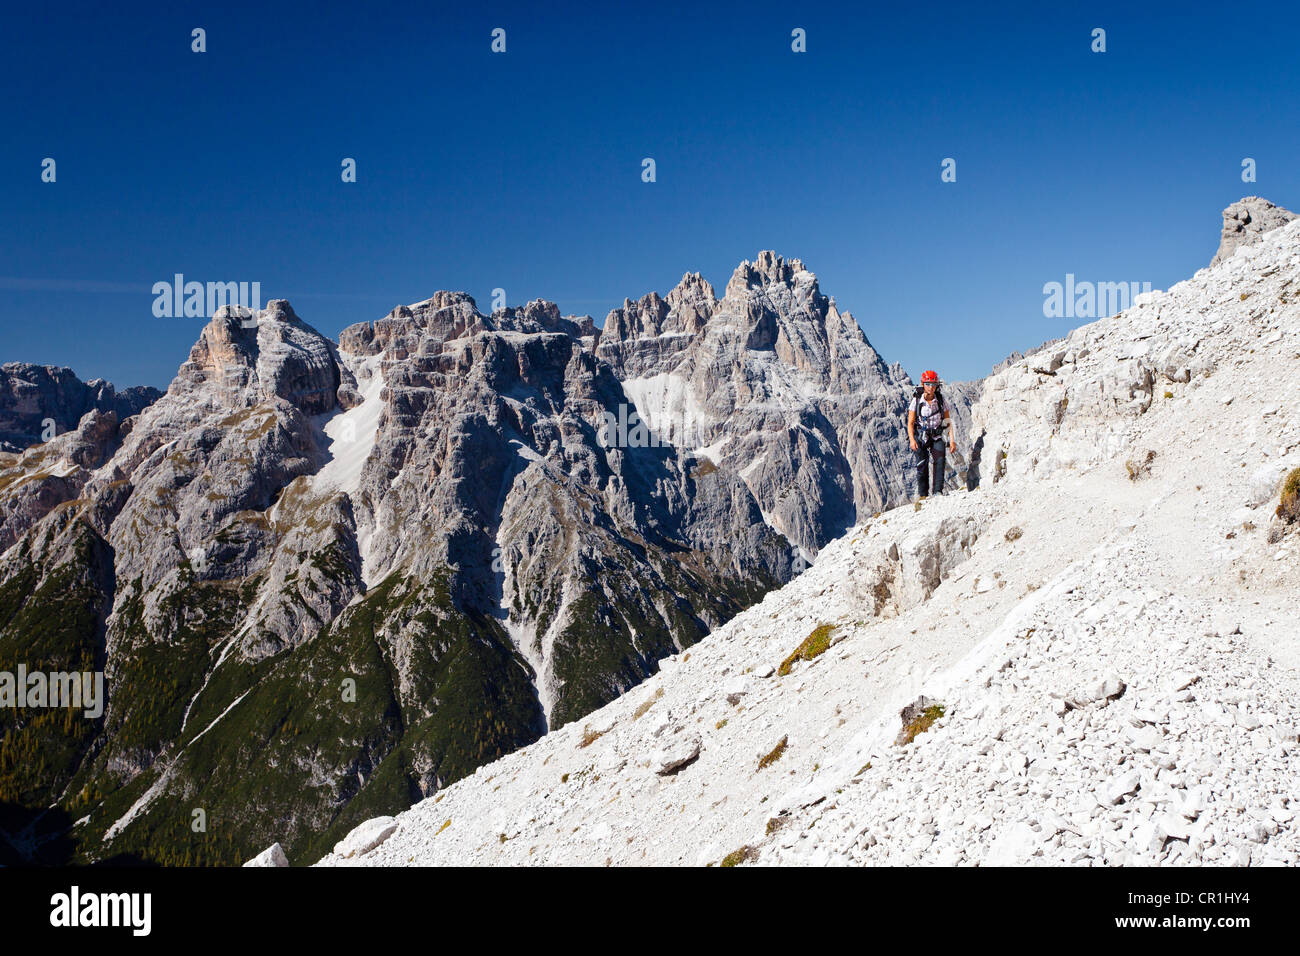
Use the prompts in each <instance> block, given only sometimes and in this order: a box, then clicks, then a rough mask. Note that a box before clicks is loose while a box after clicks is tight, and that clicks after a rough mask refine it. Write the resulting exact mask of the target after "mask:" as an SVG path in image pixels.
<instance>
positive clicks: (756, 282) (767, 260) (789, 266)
mask: <svg viewBox="0 0 1300 956" xmlns="http://www.w3.org/2000/svg"><path fill="white" fill-rule="evenodd" d="M801 272H807V270H806V269H804V266H803V263H802V262H801V261H800V260H798V259H783V258H782V257H781V256H778V255H777V254H776V253H775V252H772V251H771V250H766V249H765V250H764V251H762V252H760V253H759V254H758V258H757V259H755V260H754V261H753V262H750V261H749V260H748V259H746V260H745V261H744V262H742V263H741V264H740V265H738V266H736V271H735V272H733V273H732V274H731V279H730V280H728V282H727V291H726V293H725V295H724V298H726V297H730V296H731V295H732V294H733V293H736V292H741V291H743V290H745V289H761V288H763V287H764V286H770V285H792V284H794V282H795V276H797V275H798V274H799V273H801ZM808 275H809V276H812V273H808ZM812 281H813V283H814V285H815V284H816V281H817V279H816V276H812Z"/></svg>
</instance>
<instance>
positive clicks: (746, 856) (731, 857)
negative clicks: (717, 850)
mask: <svg viewBox="0 0 1300 956" xmlns="http://www.w3.org/2000/svg"><path fill="white" fill-rule="evenodd" d="M757 859H758V851H757V850H756V849H754V848H753V847H752V846H749V845H748V844H746V845H745V846H742V847H741V848H740V849H739V850H733V851H732V852H730V853H728V854H727V855H726V856H724V857H723V858H722V862H721V863H719V864H718V866H740V864H742V863H749V862H750V861H751V860H757Z"/></svg>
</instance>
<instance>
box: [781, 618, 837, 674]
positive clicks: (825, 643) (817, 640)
mask: <svg viewBox="0 0 1300 956" xmlns="http://www.w3.org/2000/svg"><path fill="white" fill-rule="evenodd" d="M834 631H835V625H834V624H819V625H818V626H817V627H816V628H814V629H813V632H812V633H811V634H809V635H808V636H807V637H806V638H804V642H803V643H802V644H800V645H799V646H798V647H796V648H795V649H794V653H793V654H791V655H790V656H789V657H787V658H786V659H785V660H783V661H782V662H781V666H780V667H778V668H777V669H776V672H777V674H778V675H779V676H781V677H785V676H786V675H787V674H789V673H790V670H791V669H792V668H793V667H794V664H795V661H810V660H813V659H814V658H816V657H820V656H821V655H822V654H825V653H826V650H827V649H828V648H829V647H830V646H831V634H832V633H833V632H834Z"/></svg>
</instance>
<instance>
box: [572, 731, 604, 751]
mask: <svg viewBox="0 0 1300 956" xmlns="http://www.w3.org/2000/svg"><path fill="white" fill-rule="evenodd" d="M603 736H605V731H603V730H592V729H591V728H590V727H584V728H582V741H581V742H580V743H579V744H578V746H579V747H590V746H591V745H592V744H594V743H595V742H596V741H597V740H599V739H600V738H601V737H603Z"/></svg>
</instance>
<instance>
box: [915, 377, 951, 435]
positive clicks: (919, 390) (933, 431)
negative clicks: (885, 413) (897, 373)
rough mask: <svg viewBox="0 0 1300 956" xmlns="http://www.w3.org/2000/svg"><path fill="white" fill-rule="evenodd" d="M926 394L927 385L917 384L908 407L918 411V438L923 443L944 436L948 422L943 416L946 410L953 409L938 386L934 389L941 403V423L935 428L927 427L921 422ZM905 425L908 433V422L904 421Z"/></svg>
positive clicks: (935, 395) (936, 397)
mask: <svg viewBox="0 0 1300 956" xmlns="http://www.w3.org/2000/svg"><path fill="white" fill-rule="evenodd" d="M924 394H925V386H924V385H918V386H916V388H915V389H913V391H912V401H911V404H909V405H908V409H909V410H910V411H913V412H915V413H916V440H917V442H918V443H922V444H924V443H926V442H931V441H934V439H936V438H941V437H943V433H944V429H946V428H947V427H948V425H947V423H946V422H945V421H944V417H943V416H944V413H945V412H949V411H951V409H949V407H948V400H947V399H946V398H944V397H943V389H942V388H940V387H938V386H936V387H935V390H934V397H935V399H936V400H937V401H938V403H939V419H938V421H939V424H938V425H937V426H936V427H933V428H926V427H925V426H924V425H922V424H921V397H922V395H924ZM903 425H904V433H906V426H907V423H906V422H904V423H903Z"/></svg>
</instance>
